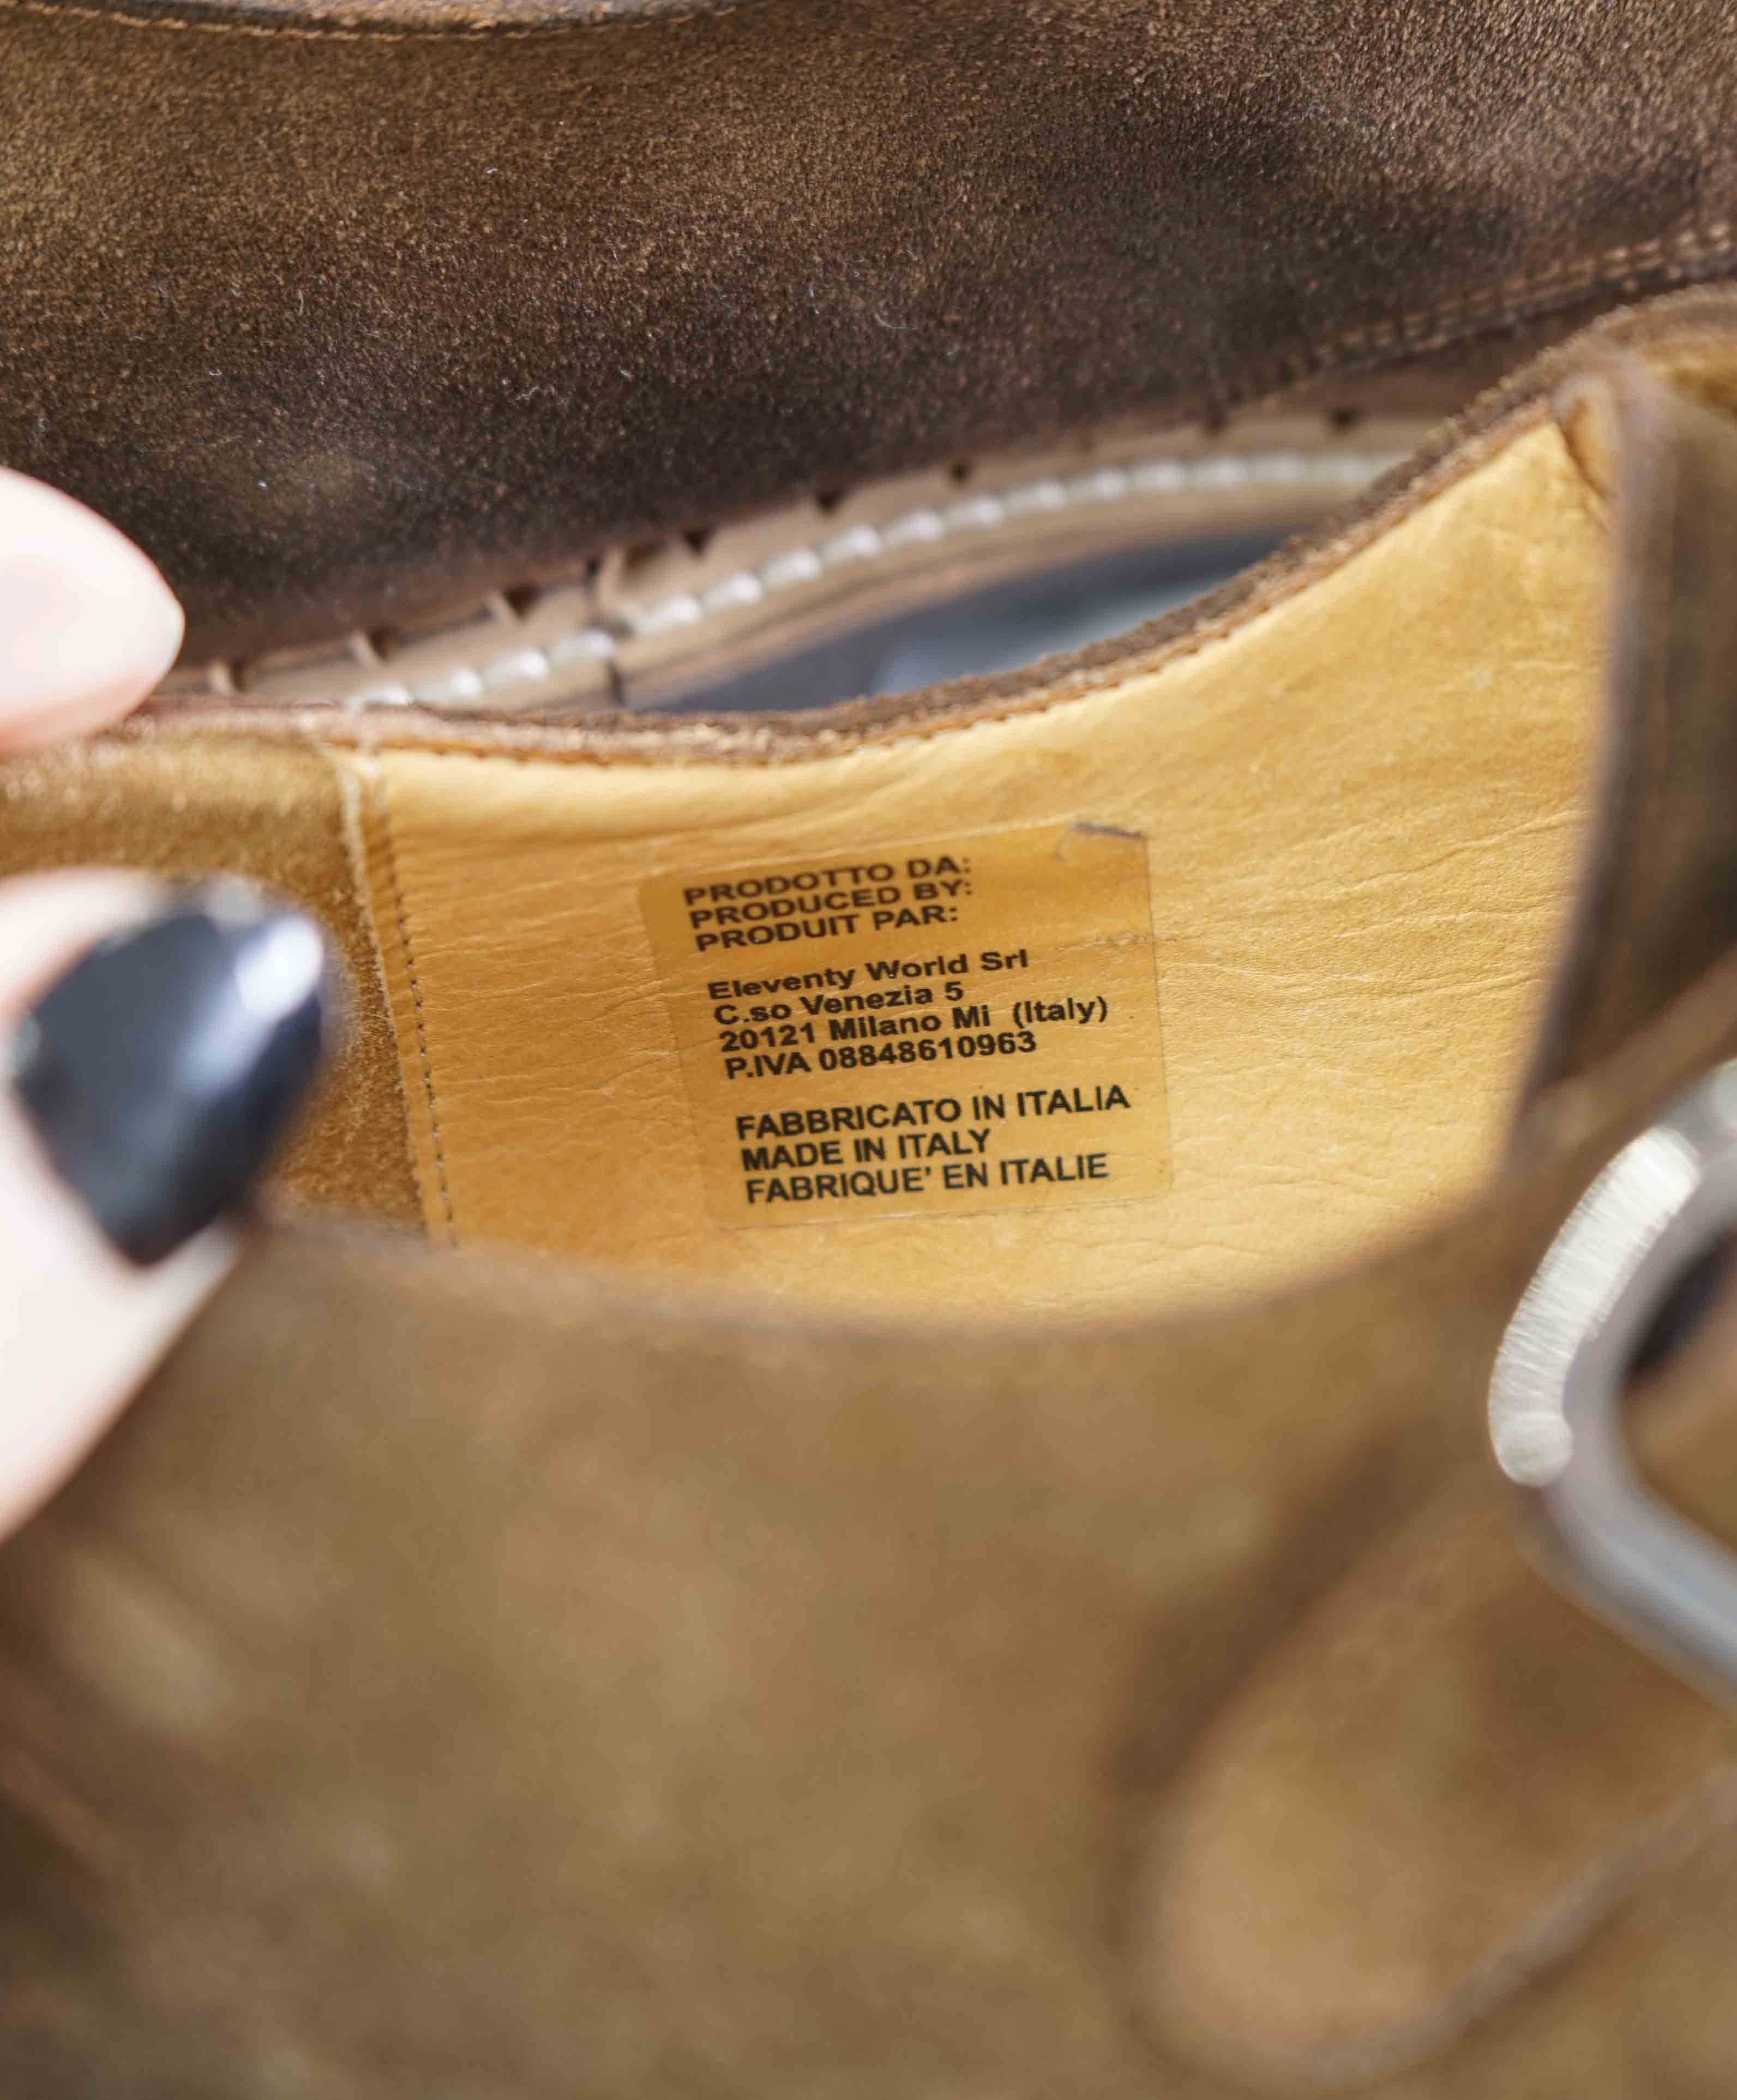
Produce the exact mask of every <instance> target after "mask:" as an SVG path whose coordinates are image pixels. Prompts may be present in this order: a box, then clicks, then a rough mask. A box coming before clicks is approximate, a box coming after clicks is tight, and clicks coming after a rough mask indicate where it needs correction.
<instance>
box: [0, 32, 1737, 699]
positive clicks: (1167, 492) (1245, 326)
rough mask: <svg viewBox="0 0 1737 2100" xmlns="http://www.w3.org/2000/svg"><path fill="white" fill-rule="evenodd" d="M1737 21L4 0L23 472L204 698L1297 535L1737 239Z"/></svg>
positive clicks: (401, 688) (12, 439)
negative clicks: (1456, 411) (55, 494)
mask: <svg viewBox="0 0 1737 2100" xmlns="http://www.w3.org/2000/svg"><path fill="white" fill-rule="evenodd" d="M1734 28H1737V18H1734V15H1733V12H1732V9H1731V7H1730V4H1729V0H1672V4H1671V5H1669V6H1668V7H1633V6H1629V7H1617V8H1616V9H1615V10H1614V11H1612V10H1610V9H1600V8H1598V7H1589V6H1588V5H1586V4H1585V0H1524V4H1520V0H1461V4H1460V5H1457V6H1454V7H1409V8H1405V9H1402V10H1394V9H1391V8H1382V7H1364V6H1358V5H1354V4H1351V0H1237V4H1235V5H1227V4H1222V0H1210V3H1209V4H1204V5H1194V6H1189V7H1167V8H1161V7H1155V6H1154V5H1153V4H1152V0H1046V4H1043V5H1030V4H1023V0H813V4H794V0H738V4H735V5H733V6H730V7H725V6H721V5H716V4H708V0H693V4H690V5H681V4H664V0H233V4H226V3H225V0H179V4H178V0H96V4H92V0H77V4H73V0H67V3H66V4H58V0H0V198H3V199H4V206H3V210H4V216H3V218H0V314H3V315H5V316H6V323H5V327H4V329H3V331H0V459H3V460H4V461H7V463H8V464H9V465H13V466H16V467H19V468H21V469H23V470H26V471H28V472H29V473H32V474H37V475H38V476H40V477H41V478H42V479H46V480H48V481H51V482H52V483H55V484H56V485H57V486H59V487H64V488H66V489H68V490H69V491H71V492H73V493H74V494H76V495H78V496H82V497H83V498H84V499H85V500H86V501H88V502H89V503H90V504H92V505H95V507H96V508H97V509H98V510H101V511H102V512H104V514H106V515H108V517H110V518H112V519H113V520H114V521H115V522H116V523H118V524H119V525H121V527H123V528H124V529H125V530H126V531H127V532H130V534H131V535H132V536H134V538H136V539H137V540H139V542H140V543H141V544H142V545H143V546H144V547H145V548H146V549H147V550H148V552H149V553H150V554H152V556H153V557H154V558H156V559H157V562H159V563H160V564H161V567H162V568H163V570H164V571H165V573H166V575H167V576H169V578H170V581H171V583H172V584H173V585H174V586H175V588H176V589H177V591H178V592H179V594H180V595H181V597H182V598H183V601H184V602H185V603H186V605H187V608H188V611H189V615H190V631H189V638H188V651H189V669H190V673H191V675H190V677H189V679H188V682H187V690H189V691H193V692H200V691H202V692H204V693H205V694H207V695H209V696H212V697H215V698H217V699H225V700H227V699H229V698H231V696H233V695H237V694H239V695H243V696H247V695H251V696H252V697H253V699H256V700H258V701H261V702H263V703H265V704H273V705H280V704H286V703H293V704H298V705H301V704H324V703H330V702H333V701H334V700H339V701H342V700H348V701H352V702H355V701H361V702H364V703H365V704H373V705H376V706H378V705H394V704H397V705H404V704H415V705H418V706H429V707H434V708H448V709H457V710H460V711H463V712H474V711H475V710H477V709H478V708H481V709H483V710H484V711H487V712H522V713H525V712H527V713H531V714H534V715H548V714H551V713H558V714H567V713H571V712H576V711H581V710H584V709H589V708H604V707H611V706H615V705H619V704H622V703H624V702H625V703H626V704H629V705H639V704H663V703H664V702H666V701H668V700H669V699H672V698H681V697H684V696H686V695H691V694H692V693H694V692H696V691H700V690H709V689H712V688H714V687H716V686H717V685H718V684H720V683H721V682H724V681H725V680H728V679H730V678H734V677H738V676H740V675H741V674H742V673H743V672H744V671H745V670H747V669H750V668H753V667H755V666H756V665H758V664H760V663H762V662H763V661H765V660H766V658H768V657H769V656H776V655H778V654H779V653H780V652H781V651H785V650H787V649H788V648H790V647H791V646H796V645H798V644H808V643H811V642H813V641H815V640H816V639H817V638H824V637H831V636H832V635H835V633H838V632H839V631H840V629H849V628H850V627H852V626H853V625H855V624H860V623H861V622H862V620H865V619H870V618H873V619H880V618H884V617H892V616H894V615H897V614H898V613H900V612H901V611H903V610H905V609H906V608H908V607H910V606H911V605H912V604H914V603H919V602H923V601H924V599H925V598H928V597H929V596H931V595H932V593H934V592H935V591H936V590H937V589H952V588H954V587H955V586H956V585H958V584H959V582H960V581H961V580H965V579H968V578H970V579H977V580H982V579H985V578H990V577H999V576H1007V575H1012V574H1021V573H1027V572H1029V571H1030V570H1031V569H1032V568H1034V567H1044V566H1047V565H1050V564H1053V563H1056V562H1064V561H1067V560H1069V559H1073V558H1077V557H1078V556H1081V555H1083V554H1102V553H1104V552H1105V551H1107V550H1111V549H1117V548H1126V547H1129V546H1132V545H1137V544H1147V543H1149V542H1150V541H1151V540H1153V538H1154V537H1160V538H1162V537H1166V536H1199V535H1200V534H1201V532H1204V531H1218V532H1246V531H1256V530H1260V531H1268V532H1272V533H1274V534H1282V533H1284V532H1290V531H1292V530H1294V529H1295V528H1296V527H1298V526H1301V525H1304V524H1307V523H1312V522H1313V521H1314V520H1315V519H1316V518H1319V517H1320V516H1322V515H1323V514H1325V513H1327V512H1329V511H1330V510H1333V509H1334V508H1336V507H1337V505H1338V502H1339V501H1341V500H1342V496H1343V495H1344V493H1345V492H1346V489H1347V486H1348V485H1349V484H1350V483H1352V482H1355V481H1356V479H1359V478H1362V479H1367V478H1369V474H1370V472H1371V470H1373V469H1374V468H1376V467H1377V466H1378V465H1380V464H1382V463H1383V462H1384V461H1388V460H1391V457H1393V456H1394V455H1395V453H1396V452H1405V451H1409V449H1410V448H1412V446H1413V444H1414V443H1416V442H1417V440H1418V439H1419V437H1420V436H1421V430H1420V429H1419V427H1418V424H1417V418H1418V417H1420V416H1421V417H1424V418H1426V419H1433V418H1434V417H1435V416H1437V415H1438V414H1440V413H1443V412H1447V411H1448V410H1450V409H1453V408H1458V407H1459V406H1461V405H1462V404H1463V403H1464V402H1465V401H1466V400H1467V399H1469V398H1470V395H1471V394H1472V393H1473V392H1475V390H1477V388H1478V387H1479V386H1481V385H1483V384H1484V383H1486V382H1488V381H1489V380H1491V379H1492V378H1494V377H1497V376H1498V375H1499V373H1501V372H1502V371H1505V370H1506V369H1509V368H1511V367H1512V366H1513V365H1514V364H1515V363H1516V362H1517V361H1519V358H1520V357H1521V356H1522V355H1524V354H1525V353H1526V351H1528V349H1529V348H1534V349H1535V348H1536V347H1538V346H1541V344H1542V343H1544V342H1546V341H1547V340H1549V339H1550V338H1552V337H1554V336H1556V335H1558V334H1560V333H1563V332H1565V331H1566V330H1567V329H1568V328H1569V327H1570V326H1571V325H1573V324H1576V323H1577V322H1580V321H1584V320H1585V319H1587V318H1589V316H1590V315H1593V314H1594V313H1596V312H1598V311H1602V310H1603V309H1604V308H1605V307H1609V306H1611V304H1613V303H1615V302H1618V301H1620V300H1622V299H1624V298H1630V297H1632V296H1633V295H1634V294H1635V293H1638V292H1641V291H1644V290H1647V289H1659V288H1662V287H1665V286H1669V285H1675V284H1682V283H1685V282H1688V281H1691V280H1696V279H1707V278H1717V277H1725V276H1729V275H1730V272H1731V269H1732V266H1733V258H1734V253H1737V247H1734V236H1733V225H1734V223H1737V151H1734V148H1733V146H1732V143H1731V142H1732V140H1733V139H1737V66H1733V65H1732V64H1731V63H1730V51H1731V48H1732V39H1733V33H1734ZM1356 419H1361V420H1360V421H1356ZM1347 421H1356V427H1353V428H1347ZM1010 452H1012V453H1013V454H1014V455H1016V456H1015V457H1012V458H1011V459H1010V458H1009V457H1007V455H1008V454H1009V453H1010ZM954 474H957V475H959V476H960V477H962V479H960V480H959V481H955V480H954V479H953V478H952V477H953V476H954ZM750 514H752V515H753V516H754V517H755V518H756V523H755V525H754V527H753V529H752V531H749V532H746V533H743V532H725V533H722V534H717V533H716V528H717V527H719V526H720V525H721V524H729V523H732V522H734V521H738V520H740V519H742V518H745V517H747V516H749V515H750ZM684 533H686V535H688V536H689V537H687V538H684V537H683V535H684ZM708 533H713V534H714V535H715V536H714V537H713V538H712V540H709V541H706V540H705V538H704V536H705V535H706V534H708ZM694 541H699V542H701V543H702V545H701V546H700V549H699V551H698V552H696V550H695V547H694V544H692V543H693V542H694Z"/></svg>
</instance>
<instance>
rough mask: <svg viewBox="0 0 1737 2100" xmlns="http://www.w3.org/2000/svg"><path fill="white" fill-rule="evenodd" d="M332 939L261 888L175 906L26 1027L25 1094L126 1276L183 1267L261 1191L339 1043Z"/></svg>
mask: <svg viewBox="0 0 1737 2100" xmlns="http://www.w3.org/2000/svg"><path fill="white" fill-rule="evenodd" d="M337 983H338V979H337V973H336V971H335V969H334V967H333V963H332V960H331V957H330V955H329V953H328V949H327V946H326V944H325V941H324V937H323V936H322V935H321V933H320V929H319V928H318V926H316V925H315V923H314V921H313V920H311V919H306V918H304V917H303V916H302V914H301V913H300V912H298V911H289V910H287V909H286V908H284V907H283V906H281V905H280V904H277V903H276V902H272V901H271V899H269V898H265V897H263V896H262V895H261V894H260V893H259V892H258V891H257V890H255V889H252V888H250V887H249V885H247V884H245V883H243V882H238V881H220V882H214V883H211V884H209V885H205V887H203V888H201V889H194V890H184V891H181V892H179V893H170V896H169V898H168V899H167V901H166V902H165V905H164V907H163V909H162V910H161V911H159V912H158V913H157V915H154V916H153V917H152V918H150V919H148V920H146V921H145V922H144V923H143V924H141V925H139V926H134V927H131V928H129V929H127V930H126V931H125V932H122V933H116V934H114V935H113V936H112V937H110V938H109V939H108V940H106V941H104V942H103V943H102V944H101V945H100V946H98V947H95V948H93V949H92V950H91V951H90V953H89V954H88V955H86V956H84V957H83V958H82V960H80V961H79V962H77V963H76V964H73V968H71V969H70V970H68V972H67V973H66V975H65V976H64V977H61V978H60V980H59V982H57V983H55V985H54V986H52V987H51V989H50V990H49V991H48V992H47V993H46V995H44V997H43V998H42V999H41V1000H40V1001H39V1003H38V1004H37V1005H36V1006H35V1007H34V1008H32V1010H31V1011H30V1012H29V1013H28V1014H27V1015H26V1016H25V1017H24V1021H23V1022H22V1024H21V1025H20V1028H19V1030H18V1034H17V1035H16V1038H15V1042H14V1046H13V1054H12V1087H13V1091H14V1092H15V1095H16V1096H17V1098H18V1101H19V1102H20V1105H22V1107H23V1109H24V1114H25V1115H26V1116H27V1117H28V1118H29V1121H30V1123H31V1124H32V1125H33V1127H34V1128H35V1131H36V1133H37V1137H38V1138H39V1139H40V1140H41V1141H42V1147H43V1149H44V1150H45V1151H46V1154H47V1155H48V1158H49V1160H50V1162H51V1164H52V1165H53V1167H54V1169H55V1172H56V1173H57V1174H58V1175H59V1176H60V1179H61V1180H63V1181H64V1182H65V1183H66V1184H67V1185H68V1186H69V1187H70V1188H72V1189H74V1190H75V1191H76V1192H77V1194H78V1195H79V1196H80V1197H81V1198H82V1200H83V1202H84V1203H85V1205H86V1207H87V1208H88V1209H89V1211H90V1213H91V1215H92V1216H93V1217H95V1220H96V1221H97V1223H98V1224H99V1225H100V1226H101V1227H102V1229H103V1231H104V1233H105V1234H106V1235H107V1236H108V1238H109V1239H110V1240H111V1241H112V1242H113V1244H114V1245H115V1246H117V1248H118V1249H119V1250H120V1251H121V1253H122V1254H123V1255H126V1258H127V1259H128V1260H130V1261H132V1262H135V1263H137V1264H139V1266H140V1267H144V1266H146V1265H148V1264H150V1263H152V1262H157V1261H161V1260H163V1259H164V1257H165V1255H170V1254H173V1253H174V1251H175V1249H176V1248H177V1247H178V1246H181V1245H182V1244H183V1242H185V1241H187V1240H189V1239H191V1238H192V1236H193V1235H194V1233H197V1232H200V1231H201V1230H202V1229H204V1228H205V1226H206V1225H208V1224H210V1223H211V1222H212V1221H213V1220H214V1219H216V1218H218V1217H221V1216H222V1215H223V1214H224V1212H225V1211H230V1210H232V1209H234V1208H235V1207H236V1205H237V1204H238V1203H239V1202H240V1201H241V1199H242V1198H244V1197H245V1195H246V1194H247V1193H248V1191H249V1189H251V1188H252V1187H253V1185H254V1183H255V1182H257V1181H258V1179H259V1177H260V1176H261V1175H262V1172H263V1171H264V1170H265V1168H266V1167H267V1165H268V1163H269V1162H270V1161H271V1157H272V1155H273V1154H274V1153H275V1152H276V1150H277V1148H278V1146H279V1145H280V1142H281V1141H282V1140H283V1138H284V1135H285V1133H286V1132H287V1131H288V1129H289V1125H290V1123H292V1121H293V1118H294V1116H295V1113H296V1110H298V1108H299V1107H300V1105H301V1104H302V1101H303V1100H304V1099H305V1098H306V1095H307V1092H308V1090H309V1088H310V1087H311V1085H312V1083H313V1081H314V1079H315V1074H316V1073H317V1072H318V1070H319V1068H320V1060H321V1057H322V1055H323V1053H324V1050H325V1048H326V1047H327V1044H328V1040H329V1038H330V1036H331V1035H332V1032H333V1026H334V1021H335V1012H336V1005H335V1000H336V991H337Z"/></svg>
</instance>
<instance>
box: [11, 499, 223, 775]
mask: <svg viewBox="0 0 1737 2100" xmlns="http://www.w3.org/2000/svg"><path fill="white" fill-rule="evenodd" d="M182 625H183V623H182V616H181V608H180V607H179V605H178V604H177V603H176V602H175V599H174V594H173V593H171V591H170V589H169V586H168V585H166V584H165V582H164V581H163V579H162V578H161V576H159V575H158V574H157V570H156V569H155V568H154V567H152V564H151V562H149V561H148V560H147V559H146V558H145V556H144V555H143V554H141V553H140V552H139V549H138V548H137V547H135V546H134V545H133V543H132V541H131V540H129V539H127V538H126V536H124V535H123V534H121V533H120V532H117V531H116V530H115V528H114V527H113V526H112V525H110V524H108V523H107V522H106V521H105V520H104V519H103V518H99V517H98V516H97V514H96V513H95V511H94V510H86V508H85V506H84V505H82V503H75V502H74V501H73V499H72V498H71V497H70V496H63V495H62V494H61V493H60V491H59V490H58V489H53V488H49V487H45V485H44V484H43V483H41V482H39V481H33V480H31V479H29V476H28V475H25V474H13V473H11V472H9V471H7V470H5V469H0V740H3V741H6V742H9V743H20V742H31V741H34V740H35V739H36V738H37V737H38V736H45V737H46V736H52V735H65V734H67V733H68V732H69V731H72V730H79V729H86V728H90V727H94V726H96V725H97V724H98V723H100V722H103V721H109V720H112V718H113V717H116V716H117V715H120V714H122V713H124V712H126V709H127V708H129V707H130V706H131V705H132V704H133V703H134V701H136V700H138V699H141V698H142V697H143V695H144V694H145V693H147V692H148V691H149V690H150V689H151V687H152V686H154V685H155V684H156V683H157V680H158V679H159V678H161V677H162V675H163V673H165V671H166V670H167V669H168V668H169V667H170V664H172V663H173V662H174V657H175V652H176V651H177V650H178V649H179V647H180V646H181V635H182Z"/></svg>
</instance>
